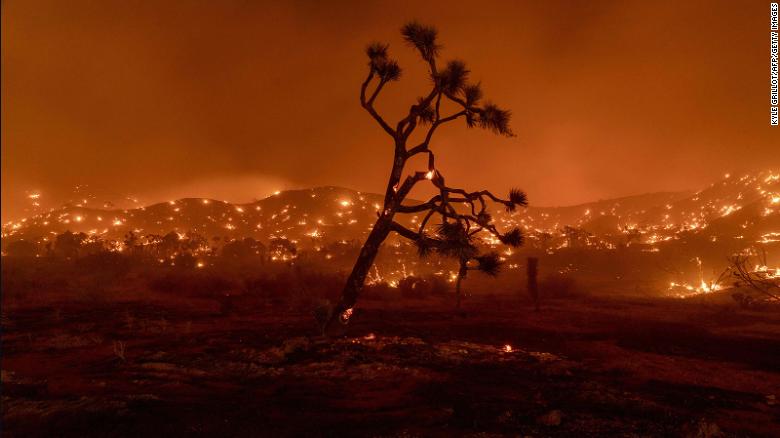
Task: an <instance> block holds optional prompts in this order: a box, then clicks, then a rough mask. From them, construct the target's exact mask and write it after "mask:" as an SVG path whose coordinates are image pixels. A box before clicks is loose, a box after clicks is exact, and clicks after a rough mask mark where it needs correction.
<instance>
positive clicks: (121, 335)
mask: <svg viewBox="0 0 780 438" xmlns="http://www.w3.org/2000/svg"><path fill="white" fill-rule="evenodd" d="M353 318H354V320H353V324H352V326H351V328H350V331H349V333H348V335H347V336H346V337H344V338H338V339H324V338H321V337H318V336H317V330H316V328H315V327H314V319H313V317H312V316H311V314H309V313H308V312H293V311H286V310H280V309H276V308H272V307H265V308H253V309H249V308H240V307H238V308H235V307H231V308H226V307H225V306H224V305H220V304H219V303H217V302H214V301H209V300H187V301H175V302H174V301H171V300H159V301H155V300H152V299H144V300H137V301H133V300H129V301H121V302H119V301H96V302H82V303H75V302H69V303H52V304H51V305H46V306H41V305H36V306H34V307H30V306H26V307H8V306H5V307H4V309H3V319H2V329H3V333H2V342H3V345H2V347H3V351H2V384H3V386H2V420H3V421H2V433H3V435H4V436H8V437H31V436H46V437H51V436H78V437H87V436H167V437H173V436H334V437H343V436H387V437H391V436H399V437H414V436H481V437H484V436H538V437H542V436H561V437H572V436H577V437H584V436H594V437H596V436H598V437H602V436H651V437H655V436H657V437H670V436H689V437H717V436H740V437H741V436H755V437H760V436H766V437H769V436H780V405H778V400H777V397H778V396H780V315H778V313H777V312H776V311H763V312H750V311H745V310H737V309H735V308H734V307H733V306H720V305H706V304H700V303H693V302H678V301H662V300H642V301H636V300H634V301H629V300H604V299H601V300H596V299H589V298H587V299H586V298H577V299H571V300H559V301H555V302H550V303H547V305H546V306H544V308H543V309H542V311H541V312H539V313H536V312H533V311H532V310H531V309H530V308H528V306H527V305H522V304H520V303H518V302H515V301H512V300H505V301H496V300H495V299H492V300H490V301H480V300H479V299H473V300H472V301H469V302H468V305H467V306H466V308H465V309H464V310H463V311H461V312H455V311H453V310H452V309H451V304H449V303H444V302H438V301H436V302H434V301H431V302H417V303H414V304H412V303H375V304H374V305H371V306H369V307H364V308H362V309H358V311H356V313H355V315H354V316H353Z"/></svg>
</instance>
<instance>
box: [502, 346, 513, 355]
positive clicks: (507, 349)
mask: <svg viewBox="0 0 780 438" xmlns="http://www.w3.org/2000/svg"><path fill="white" fill-rule="evenodd" d="M501 350H502V351H503V352H504V353H511V352H512V346H511V345H509V344H506V345H504V348H502V349H501Z"/></svg>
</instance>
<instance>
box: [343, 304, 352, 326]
mask: <svg viewBox="0 0 780 438" xmlns="http://www.w3.org/2000/svg"><path fill="white" fill-rule="evenodd" d="M351 317H352V308H351V307H350V308H349V309H347V310H345V311H343V312H341V322H342V323H343V324H346V323H347V322H349V318H351Z"/></svg>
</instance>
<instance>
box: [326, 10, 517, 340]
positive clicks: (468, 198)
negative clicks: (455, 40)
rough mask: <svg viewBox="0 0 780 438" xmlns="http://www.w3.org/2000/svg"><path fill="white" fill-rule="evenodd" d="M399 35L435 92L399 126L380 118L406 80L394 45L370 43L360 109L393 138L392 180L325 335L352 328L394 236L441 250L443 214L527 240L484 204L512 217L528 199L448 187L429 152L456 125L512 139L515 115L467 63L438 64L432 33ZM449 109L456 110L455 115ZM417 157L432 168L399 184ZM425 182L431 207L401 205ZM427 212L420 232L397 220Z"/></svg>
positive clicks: (420, 28) (420, 30)
mask: <svg viewBox="0 0 780 438" xmlns="http://www.w3.org/2000/svg"><path fill="white" fill-rule="evenodd" d="M401 35H402V36H403V39H404V41H405V42H406V43H407V44H408V45H409V46H411V47H413V48H415V49H416V50H417V51H418V52H419V54H420V56H421V57H422V59H423V61H425V63H426V64H427V69H428V74H429V75H430V79H431V89H430V91H428V93H427V94H425V95H424V96H422V97H419V98H418V99H417V102H416V103H414V104H412V105H411V107H410V108H409V112H408V114H406V116H404V117H403V118H402V119H401V120H399V121H398V123H396V124H395V125H391V124H390V123H388V122H387V121H385V119H384V118H383V117H382V116H381V115H380V114H379V113H378V112H377V110H376V109H375V107H374V104H375V102H376V100H377V98H378V97H379V94H380V93H381V92H382V90H383V89H384V88H385V87H386V86H387V85H388V84H389V83H391V82H395V81H398V80H399V79H400V78H401V67H400V66H399V65H398V62H397V61H395V60H394V59H392V58H390V56H389V54H388V48H389V45H387V44H382V43H372V44H370V45H369V46H368V47H367V48H366V55H368V75H367V77H366V79H365V80H364V81H363V84H362V85H361V87H360V104H361V106H362V107H363V108H364V109H365V110H366V111H367V112H368V113H369V114H370V115H371V117H373V119H374V120H375V121H376V123H377V124H379V126H380V127H381V128H382V129H383V130H384V131H385V132H386V133H387V135H389V136H390V137H391V139H392V143H393V149H394V154H393V165H392V170H391V171H390V176H389V178H388V181H387V189H386V191H385V198H384V205H383V206H382V210H381V211H380V212H378V218H377V221H376V223H375V224H374V226H373V228H372V230H371V233H370V234H369V236H368V238H367V240H366V241H365V243H364V244H363V247H362V249H361V251H360V254H359V256H358V258H357V260H356V261H355V266H354V267H353V269H352V272H351V273H350V275H349V277H348V278H347V282H346V284H345V285H344V290H343V292H342V295H341V299H340V300H339V301H338V303H336V305H335V307H334V308H333V309H331V311H330V315H329V318H327V322H326V323H325V327H324V330H325V332H332V331H333V330H334V329H336V328H337V327H338V324H339V323H342V324H346V323H347V322H348V320H349V317H350V316H351V315H352V308H353V307H354V306H355V303H356V302H357V299H358V295H359V293H360V291H361V289H362V288H363V284H364V283H365V279H366V275H367V274H368V271H369V269H370V268H371V265H372V264H373V263H374V259H375V257H376V255H377V252H378V251H379V247H380V245H381V244H382V242H384V240H385V239H386V238H387V237H388V235H389V234H390V233H391V232H395V233H397V234H399V235H400V236H403V237H405V238H407V239H410V240H412V241H414V242H416V243H417V244H418V245H420V246H422V247H438V246H441V245H443V244H444V242H443V240H442V239H439V238H435V237H429V236H428V235H427V234H426V225H427V224H428V222H429V220H430V218H431V217H432V216H433V215H438V216H440V218H441V223H442V226H449V225H445V224H452V223H454V224H457V226H459V227H461V228H462V229H463V230H465V232H466V233H467V234H469V233H477V232H480V231H487V232H489V233H491V234H492V235H494V236H495V237H496V238H498V239H499V240H500V241H501V242H502V243H504V244H507V245H512V246H519V245H520V244H521V243H522V239H523V235H522V233H521V231H520V229H519V228H513V229H512V230H510V231H508V232H506V233H501V232H499V231H498V230H497V229H496V227H495V225H494V224H493V223H492V219H491V216H490V214H488V212H487V205H488V202H489V201H492V202H495V203H499V204H502V205H504V207H506V209H507V210H509V211H514V210H515V209H516V208H517V206H525V205H527V201H526V196H525V193H523V192H521V191H520V190H514V189H513V190H511V191H510V193H509V199H502V198H499V197H497V196H495V195H494V194H492V193H491V192H489V191H487V190H481V191H473V192H469V191H466V190H464V189H461V188H454V187H451V186H448V185H447V184H446V183H445V180H444V176H443V175H442V174H441V172H439V171H438V170H437V169H436V166H435V159H434V153H433V151H432V150H431V149H430V144H431V140H432V139H433V135H434V134H435V133H436V131H437V129H438V128H439V127H441V126H442V125H445V124H447V123H450V122H455V121H458V120H463V121H464V122H465V123H466V126H468V127H469V128H474V127H478V128H482V129H487V130H488V131H491V132H493V133H495V134H499V135H504V136H510V137H511V136H513V135H514V134H513V133H512V130H511V129H510V127H509V120H510V116H511V114H510V112H509V111H507V110H504V109H501V108H499V107H498V106H496V105H495V104H493V103H490V102H483V100H482V89H481V87H480V84H479V83H471V82H469V73H470V72H469V70H468V69H467V68H466V64H465V63H464V62H463V61H460V60H452V61H448V62H447V63H445V64H444V65H443V66H442V65H441V64H439V52H440V49H441V45H440V44H439V42H438V41H437V30H436V29H435V28H433V27H430V26H424V25H421V24H419V23H417V22H410V23H408V24H406V25H404V26H403V28H402V29H401ZM444 107H454V108H455V109H454V110H452V112H451V113H450V112H447V109H445V108H444ZM445 112H446V113H445ZM418 127H425V128H426V129H427V131H426V132H425V134H424V136H423V139H422V141H421V142H420V143H419V144H411V145H410V144H408V142H409V139H410V137H411V136H412V134H413V133H415V131H416V130H417V128H418ZM418 155H426V156H427V157H428V168H427V169H425V170H420V171H415V172H413V173H412V174H411V175H408V176H406V178H405V179H404V180H403V182H402V181H401V179H402V177H403V175H404V168H405V167H406V163H407V161H409V160H410V159H411V158H413V157H416V156H418ZM423 180H428V181H430V182H431V183H432V184H433V185H434V186H435V187H436V189H437V191H438V194H437V195H436V196H434V197H432V198H431V199H429V200H428V201H427V202H423V203H420V204H415V205H408V204H404V203H403V201H404V200H405V199H406V197H407V195H408V194H409V192H410V191H411V190H412V188H414V186H415V185H416V184H417V183H419V182H421V181H423ZM456 207H458V208H456ZM422 212H427V213H426V215H425V219H424V220H423V221H422V223H421V225H420V227H419V229H418V230H416V231H415V230H411V229H409V228H406V227H404V226H402V225H401V224H399V223H398V222H396V221H395V220H394V217H395V215H396V214H397V213H422ZM462 265H463V264H461V270H462Z"/></svg>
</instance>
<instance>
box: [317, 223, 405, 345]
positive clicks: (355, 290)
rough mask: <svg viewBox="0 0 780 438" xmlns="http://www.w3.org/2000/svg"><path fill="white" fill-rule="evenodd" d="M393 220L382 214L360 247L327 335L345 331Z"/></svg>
mask: <svg viewBox="0 0 780 438" xmlns="http://www.w3.org/2000/svg"><path fill="white" fill-rule="evenodd" d="M391 222H392V216H391V215H389V214H382V216H381V217H380V218H379V220H377V221H376V224H374V228H373V229H372V230H371V233H369V235H368V239H366V242H365V243H364V244H363V248H361V249H360V255H359V256H358V258H357V261H355V266H354V267H353V268H352V272H351V273H350V274H349V277H348V278H347V283H346V284H345V285H344V289H343V290H342V292H341V300H339V302H338V304H336V306H335V307H334V308H333V311H332V312H331V315H330V318H329V319H328V321H327V323H326V324H325V327H324V328H323V332H324V333H325V334H327V335H337V334H340V333H341V332H342V331H343V326H345V325H346V324H347V321H348V320H349V313H350V312H351V309H352V308H353V307H354V306H355V303H356V302H357V298H358V294H359V293H360V291H361V290H362V289H363V285H364V283H365V282H366V276H367V275H368V271H369V270H370V269H371V266H372V265H373V264H374V259H375V258H376V255H377V253H378V252H379V247H380V246H381V245H382V242H384V240H385V238H387V235H388V234H389V233H390V223H391Z"/></svg>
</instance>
